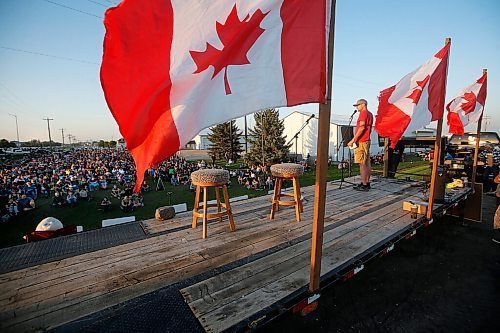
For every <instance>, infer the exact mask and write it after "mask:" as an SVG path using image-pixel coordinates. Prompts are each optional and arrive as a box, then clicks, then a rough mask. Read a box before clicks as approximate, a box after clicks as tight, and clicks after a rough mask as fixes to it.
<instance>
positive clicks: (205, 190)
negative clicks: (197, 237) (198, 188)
mask: <svg viewBox="0 0 500 333" xmlns="http://www.w3.org/2000/svg"><path fill="white" fill-rule="evenodd" d="M207 197H208V191H207V188H206V187H203V234H202V237H201V238H203V239H205V238H207V222H208V215H207V214H208V207H207V206H208V200H207Z"/></svg>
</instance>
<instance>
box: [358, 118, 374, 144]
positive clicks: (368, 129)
mask: <svg viewBox="0 0 500 333" xmlns="http://www.w3.org/2000/svg"><path fill="white" fill-rule="evenodd" d="M362 121H364V122H365V130H364V131H363V134H361V136H360V137H359V140H358V142H365V141H370V134H371V133H372V125H373V114H372V113H371V112H370V111H368V110H363V111H361V112H359V117H358V122H357V123H356V132H355V133H357V132H358V128H359V123H360V122H362Z"/></svg>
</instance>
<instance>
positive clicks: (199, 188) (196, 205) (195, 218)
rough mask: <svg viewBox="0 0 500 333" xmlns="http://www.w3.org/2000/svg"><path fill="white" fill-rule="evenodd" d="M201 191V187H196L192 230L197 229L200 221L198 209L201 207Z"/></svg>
mask: <svg viewBox="0 0 500 333" xmlns="http://www.w3.org/2000/svg"><path fill="white" fill-rule="evenodd" d="M200 190H201V186H196V195H195V197H194V208H193V223H191V228H193V229H196V222H197V221H198V209H199V206H200Z"/></svg>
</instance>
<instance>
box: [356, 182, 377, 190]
mask: <svg viewBox="0 0 500 333" xmlns="http://www.w3.org/2000/svg"><path fill="white" fill-rule="evenodd" d="M362 186H363V183H359V184H357V185H354V186H353V187H352V188H353V189H355V190H357V189H359V188H360V187H362ZM365 186H366V187H368V189H369V190H370V189H371V188H372V187H371V186H370V183H368V184H366V185H365Z"/></svg>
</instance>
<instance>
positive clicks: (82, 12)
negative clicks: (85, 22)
mask: <svg viewBox="0 0 500 333" xmlns="http://www.w3.org/2000/svg"><path fill="white" fill-rule="evenodd" d="M43 1H45V2H48V3H51V4H53V5H56V6H59V7H62V8H66V9H69V10H73V11H75V12H78V13H81V14H85V15H89V16H93V17H97V18H99V19H104V17H102V16H98V15H94V14H92V13H89V12H85V11H83V10H80V9H76V8H73V7H70V6H66V5H63V4H61V3H58V2H55V1H50V0H43Z"/></svg>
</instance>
